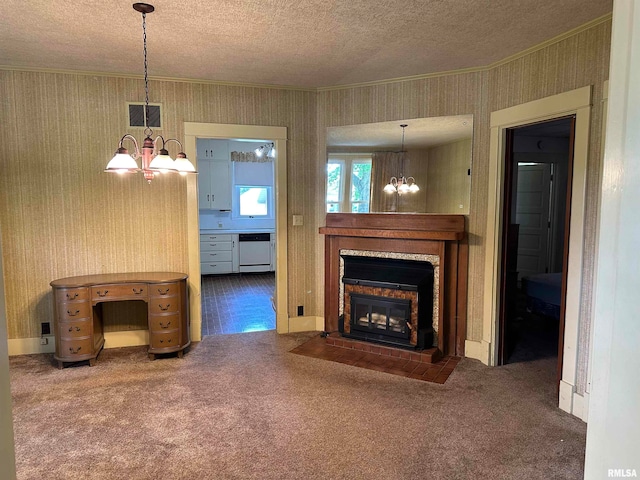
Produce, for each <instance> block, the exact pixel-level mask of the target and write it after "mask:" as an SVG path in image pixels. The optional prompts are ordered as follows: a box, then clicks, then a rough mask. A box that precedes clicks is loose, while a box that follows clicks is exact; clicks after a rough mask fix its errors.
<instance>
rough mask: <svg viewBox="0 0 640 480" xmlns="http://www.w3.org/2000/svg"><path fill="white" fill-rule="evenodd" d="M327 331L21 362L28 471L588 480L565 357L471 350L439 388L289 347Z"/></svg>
mask: <svg viewBox="0 0 640 480" xmlns="http://www.w3.org/2000/svg"><path fill="white" fill-rule="evenodd" d="M314 335H317V332H314V333H302V334H290V335H277V334H276V333H275V332H273V331H266V332H254V333H246V334H237V335H218V336H209V337H205V338H204V340H203V341H202V342H200V343H197V344H195V345H193V347H192V348H191V349H190V351H188V352H187V353H186V354H185V356H184V358H182V359H179V358H176V357H169V358H162V359H158V360H156V361H149V360H148V359H147V356H146V348H145V347H131V348H121V349H112V350H105V351H103V352H102V353H101V354H100V356H99V357H98V360H97V363H96V366H94V367H88V366H79V367H70V368H65V369H63V370H58V369H57V368H55V366H54V364H53V359H52V356H51V355H45V354H43V355H28V356H17V357H11V359H10V374H11V390H12V398H13V414H14V430H15V442H16V461H17V470H18V478H19V479H20V480H31V479H38V480H40V479H48V480H50V479H72V480H73V479H127V480H138V479H140V480H142V479H158V480H163V479H172V480H174V479H187V478H188V479H425V478H433V479H484V478H491V479H556V478H557V479H571V478H576V479H577V478H582V475H583V463H584V449H585V436H586V425H585V424H584V423H583V422H581V421H580V420H578V419H576V418H574V417H572V416H570V415H568V414H566V413H564V412H562V411H560V410H559V409H558V408H557V406H556V403H557V401H556V398H555V381H554V379H555V363H554V362H553V360H545V359H543V360H540V361H533V362H522V363H514V364H510V365H506V366H504V367H497V368H489V367H486V366H484V365H482V364H480V363H479V362H477V361H475V360H469V359H466V358H463V359H462V360H461V361H460V362H459V364H458V365H457V366H456V368H455V370H454V371H453V373H452V374H451V376H450V377H449V379H448V380H447V382H446V383H445V384H443V385H440V384H435V383H429V382H424V381H419V380H413V379H411V378H405V377H401V376H398V375H390V374H387V373H384V372H378V371H372V370H367V369H363V368H356V367H353V366H350V365H345V364H341V363H336V362H330V361H325V360H319V359H315V358H310V357H306V356H302V355H295V354H293V353H290V351H291V350H292V349H293V348H295V347H297V346H298V345H300V344H302V343H304V342H306V341H308V340H309V339H310V338H312V337H313V336H314Z"/></svg>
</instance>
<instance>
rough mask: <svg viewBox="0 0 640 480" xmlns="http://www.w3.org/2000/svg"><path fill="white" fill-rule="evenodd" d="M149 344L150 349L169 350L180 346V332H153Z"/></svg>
mask: <svg viewBox="0 0 640 480" xmlns="http://www.w3.org/2000/svg"><path fill="white" fill-rule="evenodd" d="M149 342H150V344H151V348H152V349H153V348H171V347H179V346H180V330H169V331H167V332H153V333H152V334H151V335H150V338H149Z"/></svg>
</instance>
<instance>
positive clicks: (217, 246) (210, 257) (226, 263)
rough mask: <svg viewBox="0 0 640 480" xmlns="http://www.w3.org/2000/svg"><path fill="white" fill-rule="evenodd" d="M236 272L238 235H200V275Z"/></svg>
mask: <svg viewBox="0 0 640 480" xmlns="http://www.w3.org/2000/svg"><path fill="white" fill-rule="evenodd" d="M238 271H239V269H238V235H232V234H201V235H200V272H201V273H202V275H208V274H214V273H237V272H238Z"/></svg>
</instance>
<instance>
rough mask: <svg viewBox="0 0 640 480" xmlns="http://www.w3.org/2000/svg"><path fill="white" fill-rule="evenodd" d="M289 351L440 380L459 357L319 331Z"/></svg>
mask: <svg viewBox="0 0 640 480" xmlns="http://www.w3.org/2000/svg"><path fill="white" fill-rule="evenodd" d="M291 352H292V353H296V354H298V355H304V356H307V357H313V358H319V359H322V360H330V361H332V362H338V363H344V364H346V365H352V366H354V367H361V368H367V369H369V370H376V371H378V372H385V373H390V374H393V375H400V376H402V377H409V378H413V379H416V380H423V381H425V382H434V383H440V384H442V383H444V382H446V381H447V378H449V375H451V372H453V369H454V368H455V367H456V365H457V364H458V362H459V361H460V357H452V356H446V357H443V358H438V355H437V354H436V352H437V351H434V350H425V351H423V352H411V351H409V350H402V349H397V348H391V347H386V346H382V345H375V344H372V343H367V342H359V341H357V340H351V339H347V338H342V337H340V336H335V334H332V335H331V336H329V337H327V338H322V337H321V336H320V335H318V336H317V337H313V338H312V339H311V340H309V341H307V342H305V343H303V344H302V345H299V346H297V347H296V348H294V349H293V350H291Z"/></svg>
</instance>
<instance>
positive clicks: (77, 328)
mask: <svg viewBox="0 0 640 480" xmlns="http://www.w3.org/2000/svg"><path fill="white" fill-rule="evenodd" d="M69 331H70V332H72V331H73V327H69ZM79 331H80V327H76V332H79Z"/></svg>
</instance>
